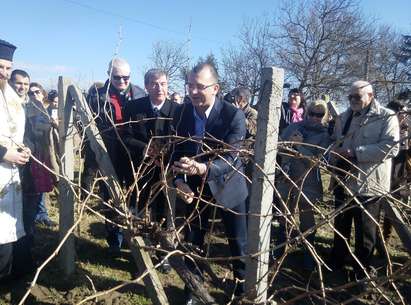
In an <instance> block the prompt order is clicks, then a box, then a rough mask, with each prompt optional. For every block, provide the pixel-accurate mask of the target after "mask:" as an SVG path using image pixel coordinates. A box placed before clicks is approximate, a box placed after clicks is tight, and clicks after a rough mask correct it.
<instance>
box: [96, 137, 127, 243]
mask: <svg viewBox="0 0 411 305" xmlns="http://www.w3.org/2000/svg"><path fill="white" fill-rule="evenodd" d="M118 145H119V146H118V147H117V151H116V154H113V155H111V156H110V159H111V161H112V163H113V167H114V170H115V171H116V175H117V178H118V182H119V183H120V185H121V186H122V187H123V188H129V187H130V185H132V183H133V174H132V170H131V164H130V160H129V158H128V155H127V154H126V152H125V150H124V149H123V148H122V147H121V144H120V143H118ZM99 187H100V195H101V197H102V198H103V200H104V201H105V202H108V201H109V200H110V198H111V196H110V191H109V189H108V186H107V185H106V184H105V183H104V182H102V183H101V184H100V186H99ZM128 200H129V206H132V207H134V206H135V197H133V195H131V199H128ZM106 208H107V210H106V212H105V213H104V216H105V217H106V218H107V219H108V220H110V221H112V222H114V223H116V217H117V215H118V213H117V212H116V211H115V210H114V209H112V208H109V207H106ZM116 208H121V207H116ZM105 227H106V232H107V243H108V245H109V246H110V247H112V248H121V245H122V243H123V233H122V231H121V229H120V228H119V227H118V226H117V225H115V224H112V223H110V222H109V221H106V222H105Z"/></svg>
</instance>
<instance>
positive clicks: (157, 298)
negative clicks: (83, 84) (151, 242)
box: [68, 86, 169, 305]
mask: <svg viewBox="0 0 411 305" xmlns="http://www.w3.org/2000/svg"><path fill="white" fill-rule="evenodd" d="M68 94H69V95H70V96H71V97H72V98H73V99H74V101H75V105H76V108H77V111H78V114H79V115H80V119H81V122H82V124H83V126H87V127H85V128H86V129H85V132H86V136H87V139H88V141H89V143H90V147H91V149H92V150H93V152H94V155H95V157H96V161H97V164H98V166H99V170H100V172H101V174H102V176H103V177H106V181H105V182H106V183H107V185H108V190H109V192H110V195H111V198H112V199H113V205H114V206H115V207H119V208H120V207H121V204H122V199H121V187H120V184H119V183H118V179H117V175H116V172H115V170H114V167H113V164H112V163H111V160H110V157H109V155H108V154H107V149H106V147H105V145H104V142H103V139H102V138H101V134H100V132H99V131H98V129H97V126H96V125H95V123H94V121H93V120H92V114H91V111H90V109H89V107H88V106H87V104H86V101H85V99H84V97H83V95H82V94H81V92H80V91H79V90H78V89H77V88H76V87H75V86H69V87H68ZM131 229H132V228H128V229H127V230H126V231H125V232H124V235H125V237H126V239H127V240H128V242H129V245H130V250H131V252H132V255H133V258H134V261H135V262H136V265H137V268H138V270H139V272H140V273H143V272H144V271H146V270H147V269H148V270H151V271H150V272H149V274H148V275H147V276H145V277H144V278H143V282H144V285H145V288H146V291H147V293H148V295H149V297H150V299H151V301H152V302H153V304H155V305H168V304H169V302H168V299H167V296H166V294H165V291H164V289H163V286H162V284H161V282H160V279H159V277H158V275H157V272H156V270H154V265H153V262H152V261H151V258H150V255H149V254H148V253H147V252H146V251H145V250H144V249H143V247H144V246H145V243H144V240H143V239H142V238H141V237H138V236H137V237H133V236H132V234H131V232H130V230H131Z"/></svg>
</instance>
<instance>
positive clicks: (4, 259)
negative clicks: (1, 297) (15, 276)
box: [0, 243, 13, 279]
mask: <svg viewBox="0 0 411 305" xmlns="http://www.w3.org/2000/svg"><path fill="white" fill-rule="evenodd" d="M12 254H13V243H7V244H2V245H0V279H2V278H4V277H6V276H8V275H9V274H10V272H11V263H12V261H13V255H12Z"/></svg>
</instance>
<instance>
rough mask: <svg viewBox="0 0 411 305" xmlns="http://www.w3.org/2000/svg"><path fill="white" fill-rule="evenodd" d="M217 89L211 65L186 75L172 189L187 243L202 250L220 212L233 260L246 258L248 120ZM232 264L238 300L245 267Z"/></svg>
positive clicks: (189, 295) (237, 262) (190, 264)
mask: <svg viewBox="0 0 411 305" xmlns="http://www.w3.org/2000/svg"><path fill="white" fill-rule="evenodd" d="M219 89H220V85H219V84H218V74H217V72H216V70H215V68H214V67H213V66H212V65H210V64H207V63H200V64H198V65H196V66H195V67H194V68H193V70H192V71H191V72H190V73H189V75H188V82H187V90H188V94H189V96H190V100H191V103H187V104H183V108H182V110H181V116H180V117H179V118H178V119H177V125H176V127H177V135H178V136H181V137H183V138H185V139H186V140H183V141H182V142H181V143H178V144H177V145H176V147H175V151H174V156H173V160H175V161H174V163H173V169H174V171H175V173H176V178H175V181H174V184H175V186H176V188H177V192H178V195H179V196H180V197H181V199H182V200H183V201H184V202H185V203H186V207H187V212H186V219H187V223H188V225H187V227H186V237H185V239H186V241H187V242H189V243H191V244H193V245H194V246H195V247H198V248H199V249H201V248H202V247H203V245H204V237H205V234H206V230H207V229H208V219H209V218H210V217H213V216H212V215H213V214H214V213H215V211H214V208H217V209H218V210H219V212H220V213H221V215H222V219H223V223H224V226H225V231H226V236H227V237H228V243H229V246H230V251H231V255H232V256H244V255H245V253H246V244H247V228H246V207H245V201H246V198H247V196H248V190H247V185H246V181H245V178H244V176H243V164H242V161H241V159H240V158H239V155H238V152H237V151H236V149H238V148H239V147H241V145H242V142H243V140H244V138H245V134H246V129H245V117H244V113H243V112H242V111H241V110H240V109H238V108H236V107H234V106H233V105H232V104H230V103H228V102H226V101H223V100H220V99H219V98H217V93H218V91H219ZM222 149H226V151H223V150H222ZM199 197H201V200H199ZM180 204H182V203H180ZM213 211H214V212H213ZM186 264H187V266H188V267H189V268H190V269H191V270H192V271H193V272H195V273H196V270H199V269H198V266H195V264H194V263H193V262H192V261H191V260H187V262H186ZM232 264H233V270H234V277H235V279H236V284H237V286H236V290H235V294H236V295H241V294H242V293H243V292H244V288H243V284H244V283H243V280H244V272H245V262H244V260H243V259H235V260H233V261H232ZM186 294H187V300H186V304H195V299H194V298H193V295H192V293H191V292H189V291H187V290H186Z"/></svg>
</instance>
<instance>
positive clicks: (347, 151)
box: [333, 147, 355, 159]
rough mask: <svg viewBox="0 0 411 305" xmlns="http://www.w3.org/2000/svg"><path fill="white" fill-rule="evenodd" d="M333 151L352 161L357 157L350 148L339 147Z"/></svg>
mask: <svg viewBox="0 0 411 305" xmlns="http://www.w3.org/2000/svg"><path fill="white" fill-rule="evenodd" d="M333 151H334V152H335V153H337V154H339V155H341V156H343V157H344V158H347V159H351V158H353V157H354V156H355V155H354V152H353V151H352V149H350V148H342V147H337V148H334V149H333Z"/></svg>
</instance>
